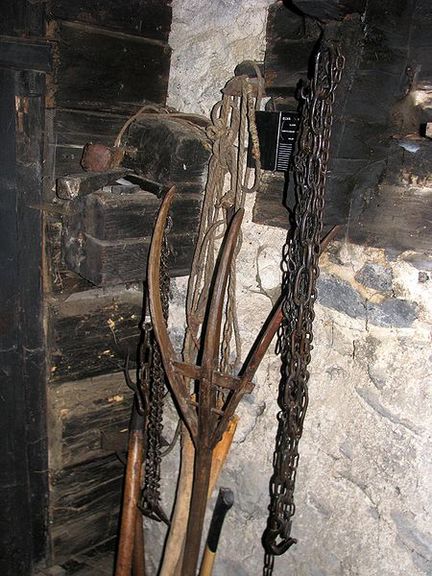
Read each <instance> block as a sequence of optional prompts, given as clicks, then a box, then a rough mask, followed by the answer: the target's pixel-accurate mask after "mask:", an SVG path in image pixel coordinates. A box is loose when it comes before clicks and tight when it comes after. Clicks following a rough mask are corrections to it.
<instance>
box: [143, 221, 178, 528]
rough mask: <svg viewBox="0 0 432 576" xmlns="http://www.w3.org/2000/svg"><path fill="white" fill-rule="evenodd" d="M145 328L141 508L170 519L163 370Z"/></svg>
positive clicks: (163, 279)
mask: <svg viewBox="0 0 432 576" xmlns="http://www.w3.org/2000/svg"><path fill="white" fill-rule="evenodd" d="M170 227H171V222H170V220H169V221H168V223H167V227H166V228H165V233H164V238H163V245H162V253H161V268H160V283H161V301H162V309H163V314H164V318H165V321H167V320H168V312H169V291H170V279H169V276H168V255H169V248H168V241H167V234H168V232H169V229H170ZM144 330H148V331H149V337H148V342H149V347H150V350H151V353H150V358H149V361H148V362H147V363H144V366H148V371H149V395H148V396H149V408H148V425H147V451H146V459H145V480H144V488H143V492H142V496H141V502H140V508H141V510H142V512H143V514H145V515H146V516H148V517H149V518H153V519H154V520H158V521H162V522H165V523H166V524H168V523H169V521H168V518H167V516H166V514H165V512H164V511H163V509H162V506H161V495H160V492H161V490H160V465H161V460H162V454H161V452H162V450H161V442H162V431H163V409H164V396H165V392H166V386H165V371H164V368H163V364H162V357H161V353H160V349H159V345H158V343H157V341H156V338H155V337H154V334H153V330H152V328H151V325H146V326H145V328H144Z"/></svg>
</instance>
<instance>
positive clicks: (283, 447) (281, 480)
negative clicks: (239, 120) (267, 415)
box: [263, 41, 344, 576]
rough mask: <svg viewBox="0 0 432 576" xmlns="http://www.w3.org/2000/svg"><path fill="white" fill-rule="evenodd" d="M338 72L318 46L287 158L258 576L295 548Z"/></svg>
mask: <svg viewBox="0 0 432 576" xmlns="http://www.w3.org/2000/svg"><path fill="white" fill-rule="evenodd" d="M343 66H344V58H343V57H342V56H341V55H340V53H339V50H338V49H336V48H335V47H334V46H333V45H332V44H331V43H329V42H326V41H323V42H322V43H321V45H320V47H319V50H318V52H317V54H316V56H315V70H314V76H313V78H312V79H311V80H310V82H309V83H308V85H307V86H306V87H305V88H304V89H303V91H302V100H303V103H302V115H301V122H300V130H299V137H298V144H297V151H296V154H295V158H294V178H295V185H296V192H297V204H296V207H295V210H294V215H293V216H294V218H293V223H292V224H293V225H292V228H291V230H290V232H289V233H288V237H287V242H286V244H285V246H284V249H283V255H282V260H283V279H282V290H283V294H284V301H283V322H282V326H281V329H280V332H279V339H278V352H279V353H280V355H281V360H282V368H281V380H280V386H279V397H278V404H279V407H280V412H279V414H278V422H279V424H278V430H277V435H276V445H275V451H274V458H273V476H272V478H271V480H270V506H269V511H270V514H269V518H268V522H267V528H266V530H265V532H264V535H263V545H264V549H265V553H266V554H265V560H264V571H263V574H264V576H270V575H271V574H272V573H273V565H274V556H278V555H280V554H283V553H284V552H285V551H286V550H287V549H288V548H289V547H290V546H291V545H292V544H294V543H295V542H296V540H295V539H294V538H291V522H292V517H293V515H294V513H295V504H294V485H295V478H296V472H297V466H298V460H299V452H298V444H299V440H300V438H301V435H302V432H303V421H304V417H305V413H306V409H307V405H308V387H307V383H308V380H309V371H308V364H309V362H310V358H311V350H312V340H313V334H312V323H313V320H314V303H315V300H316V295H317V293H316V282H317V279H318V276H319V268H318V258H319V254H320V240H321V234H322V229H323V211H324V193H325V182H326V172H327V165H328V158H329V147H330V133H331V124H332V113H333V112H332V109H333V101H334V92H335V89H336V87H337V85H338V84H339V81H340V78H341V74H342V70H343Z"/></svg>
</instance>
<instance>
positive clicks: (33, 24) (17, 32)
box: [0, 0, 45, 38]
mask: <svg viewBox="0 0 432 576" xmlns="http://www.w3.org/2000/svg"><path fill="white" fill-rule="evenodd" d="M44 12H45V7H44V5H43V4H42V3H40V2H37V3H36V2H31V1H29V0H13V2H9V1H8V0H4V1H3V2H2V3H1V19H0V34H7V35H10V36H19V37H21V38H22V37H26V36H39V37H42V36H43V30H44V25H45V19H44Z"/></svg>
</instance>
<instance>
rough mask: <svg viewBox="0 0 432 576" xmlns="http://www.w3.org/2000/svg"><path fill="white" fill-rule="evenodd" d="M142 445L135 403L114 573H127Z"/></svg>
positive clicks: (141, 420)
mask: <svg viewBox="0 0 432 576" xmlns="http://www.w3.org/2000/svg"><path fill="white" fill-rule="evenodd" d="M143 448H144V417H143V416H141V415H140V414H139V413H138V412H137V410H136V408H135V406H134V407H133V409H132V418H131V425H130V431H129V443H128V457H127V466H126V474H125V480H124V488H123V505H122V514H121V522H120V538H119V544H118V549H117V560H116V568H115V576H130V573H131V570H132V560H133V550H134V541H135V531H136V521H137V520H136V519H137V514H138V508H137V506H138V498H139V493H140V488H141V467H142V463H143Z"/></svg>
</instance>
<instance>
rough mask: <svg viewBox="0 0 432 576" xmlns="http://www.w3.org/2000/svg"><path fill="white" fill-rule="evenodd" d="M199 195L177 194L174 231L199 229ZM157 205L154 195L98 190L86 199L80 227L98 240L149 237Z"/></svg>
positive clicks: (173, 211) (173, 217)
mask: <svg viewBox="0 0 432 576" xmlns="http://www.w3.org/2000/svg"><path fill="white" fill-rule="evenodd" d="M201 200H202V196H201V195H192V194H190V195H187V194H182V195H177V197H176V199H175V201H174V203H173V207H172V219H173V228H172V230H173V233H175V234H181V233H186V232H189V231H190V230H197V229H198V222H199V214H200V208H201ZM159 206H160V199H159V198H156V197H155V196H154V194H151V193H150V192H145V191H143V190H139V191H136V192H130V193H128V192H125V193H112V192H108V191H106V192H105V191H99V192H95V193H94V194H91V195H90V196H88V197H87V198H86V199H85V202H84V204H83V206H82V209H80V212H79V214H78V218H79V219H81V218H82V221H83V230H84V231H85V232H86V233H87V234H90V235H91V236H93V237H95V238H98V239H99V240H109V241H113V240H121V239H126V238H139V237H142V236H147V237H148V236H151V234H152V233H153V225H154V221H155V218H156V215H157V213H158V210H159Z"/></svg>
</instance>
